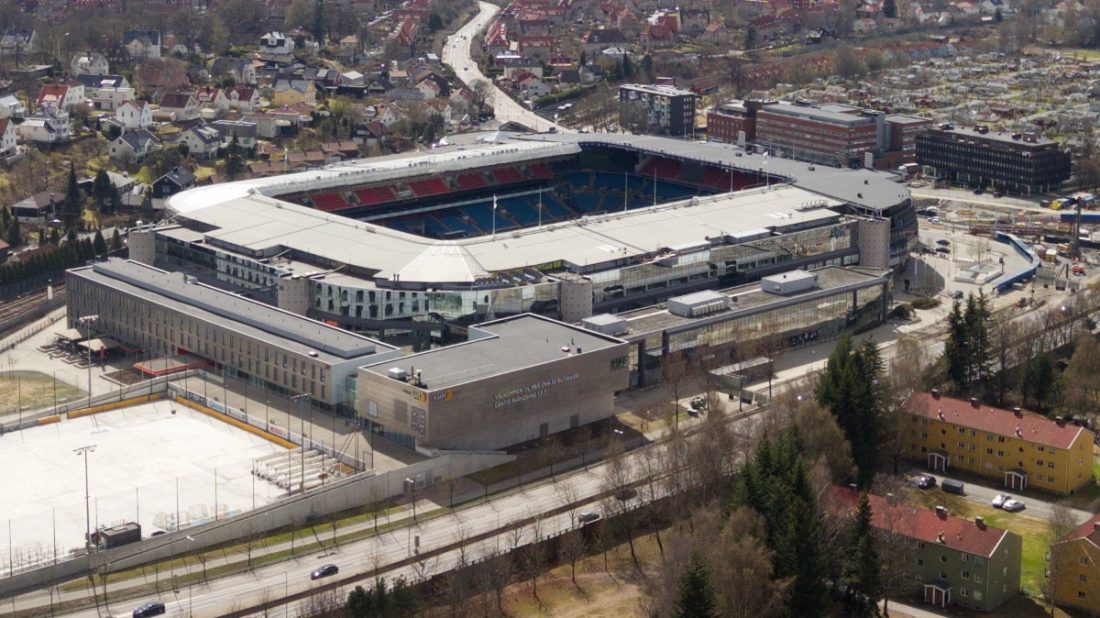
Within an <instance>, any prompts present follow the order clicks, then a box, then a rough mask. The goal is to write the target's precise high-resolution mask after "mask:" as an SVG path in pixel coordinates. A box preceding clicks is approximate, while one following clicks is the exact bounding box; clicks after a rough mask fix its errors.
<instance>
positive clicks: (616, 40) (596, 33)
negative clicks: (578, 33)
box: [581, 28, 630, 56]
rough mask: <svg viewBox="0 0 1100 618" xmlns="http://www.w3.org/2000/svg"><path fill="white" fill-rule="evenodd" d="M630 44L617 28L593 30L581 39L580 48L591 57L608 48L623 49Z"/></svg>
mask: <svg viewBox="0 0 1100 618" xmlns="http://www.w3.org/2000/svg"><path fill="white" fill-rule="evenodd" d="M629 44H630V41H628V40H627V38H626V36H625V35H624V34H623V31H622V30H620V29H618V28H593V29H592V30H589V31H588V32H587V33H585V35H584V36H582V37H581V48H582V49H584V53H586V54H588V55H589V56H591V55H592V54H595V53H597V52H601V51H603V50H605V49H607V48H608V47H612V46H621V47H625V46H627V45H629Z"/></svg>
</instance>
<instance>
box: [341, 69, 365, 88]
mask: <svg viewBox="0 0 1100 618" xmlns="http://www.w3.org/2000/svg"><path fill="white" fill-rule="evenodd" d="M366 79H367V78H366V76H365V75H363V74H362V73H360V72H359V71H348V72H346V73H342V74H341V75H340V84H341V85H342V86H348V87H351V88H363V87H365V86H366V85H367V84H366Z"/></svg>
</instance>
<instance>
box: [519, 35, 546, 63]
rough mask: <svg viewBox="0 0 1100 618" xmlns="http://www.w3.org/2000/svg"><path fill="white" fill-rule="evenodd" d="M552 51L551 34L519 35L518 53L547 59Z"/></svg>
mask: <svg viewBox="0 0 1100 618" xmlns="http://www.w3.org/2000/svg"><path fill="white" fill-rule="evenodd" d="M553 52H554V37H552V36H521V37H519V53H521V54H523V55H524V56H527V57H528V58H537V59H539V60H549V59H550V55H551V54H552V53H553Z"/></svg>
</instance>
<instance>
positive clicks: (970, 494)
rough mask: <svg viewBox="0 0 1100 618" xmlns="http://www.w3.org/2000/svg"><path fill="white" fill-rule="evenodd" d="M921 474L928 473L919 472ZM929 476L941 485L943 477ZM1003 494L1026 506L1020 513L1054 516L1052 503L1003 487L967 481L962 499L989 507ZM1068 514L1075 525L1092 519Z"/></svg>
mask: <svg viewBox="0 0 1100 618" xmlns="http://www.w3.org/2000/svg"><path fill="white" fill-rule="evenodd" d="M921 474H928V473H927V472H921ZM931 476H934V477H936V483H937V484H938V485H943V479H944V478H945V477H943V476H940V475H936V474H932V475H931ZM948 478H950V477H948ZM1004 493H1008V494H1010V495H1011V496H1012V497H1014V498H1016V499H1017V500H1020V501H1021V502H1023V503H1024V504H1025V505H1026V506H1027V508H1026V509H1024V510H1023V511H1022V512H1023V513H1027V514H1028V515H1030V516H1032V517H1036V518H1039V519H1045V520H1048V521H1049V520H1050V519H1051V518H1052V517H1053V516H1054V502H1050V501H1046V500H1040V499H1039V498H1036V497H1035V496H1034V495H1027V496H1021V495H1019V494H1014V493H1012V492H1011V491H1009V490H1007V489H1005V488H1003V487H985V486H983V485H978V484H976V483H973V482H969V481H968V482H967V483H966V495H965V496H964V497H965V498H966V499H967V500H969V501H970V502H974V503H977V504H984V505H986V506H989V505H990V503H992V502H993V497H994V496H996V495H997V494H1004ZM1070 513H1071V514H1072V515H1073V519H1074V522H1075V523H1077V524H1081V523H1084V521H1085V520H1087V519H1088V518H1090V517H1092V513H1089V512H1088V511H1082V510H1081V509H1070Z"/></svg>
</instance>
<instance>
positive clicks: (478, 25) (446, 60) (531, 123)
mask: <svg viewBox="0 0 1100 618" xmlns="http://www.w3.org/2000/svg"><path fill="white" fill-rule="evenodd" d="M477 5H478V13H477V15H475V16H474V17H473V19H471V20H470V21H468V22H466V24H465V25H464V26H462V27H461V28H459V29H458V31H457V32H455V33H454V34H452V35H451V36H450V37H448V38H447V43H446V44H445V45H444V46H443V64H446V65H449V66H450V67H451V69H452V70H453V71H454V72H455V75H456V76H458V79H460V80H462V81H463V82H464V83H466V85H470V84H472V83H473V82H475V81H477V80H479V79H481V80H485V82H486V83H488V84H489V85H490V86H491V88H490V90H489V93H488V96H486V98H485V100H486V102H487V103H489V104H490V105H492V106H493V111H494V113H495V115H496V118H497V120H499V121H500V122H501V123H505V122H518V123H519V124H522V125H524V126H527V127H530V128H531V129H533V130H535V131H539V132H544V131H549V130H550V129H552V128H553V129H556V130H558V131H561V132H570V131H571V130H570V129H568V128H567V127H564V126H562V125H559V124H556V123H554V122H551V121H549V120H547V119H545V118H543V117H542V116H539V115H538V114H536V113H535V112H533V111H531V110H529V109H527V108H526V107H523V106H522V105H520V104H519V103H518V102H517V101H516V100H515V99H513V98H512V97H510V96H508V95H507V94H506V93H505V92H504V91H503V90H501V89H500V88H497V87H496V85H495V84H493V82H492V81H490V80H489V79H487V78H486V77H485V75H484V74H482V72H481V68H480V67H478V65H477V63H476V62H474V61H473V59H472V58H471V56H470V46H471V45H472V44H473V40H474V37H475V36H476V35H477V34H478V33H480V32H482V31H483V30H484V29H485V28H486V27H488V25H489V22H491V21H493V18H494V17H496V14H497V13H499V12H500V7H498V6H496V5H494V4H489V3H488V2H480V1H479V2H478V3H477Z"/></svg>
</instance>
